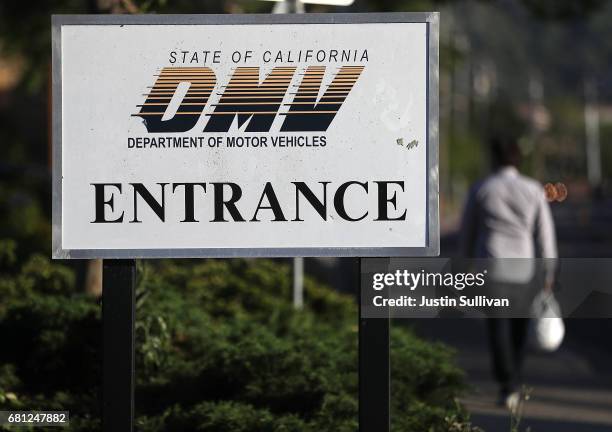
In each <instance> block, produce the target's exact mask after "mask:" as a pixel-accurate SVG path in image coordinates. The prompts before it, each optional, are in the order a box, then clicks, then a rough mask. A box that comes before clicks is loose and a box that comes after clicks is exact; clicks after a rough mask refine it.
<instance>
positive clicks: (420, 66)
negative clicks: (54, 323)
mask: <svg viewBox="0 0 612 432" xmlns="http://www.w3.org/2000/svg"><path fill="white" fill-rule="evenodd" d="M127 42H129V43H127ZM438 250H439V230H438V15H437V14H436V13H391V14H287V15H268V14H266V15H140V16H138V15H105V16H96V15H88V16H78V15H63V16H54V17H53V257H54V258H56V259H73V258H102V259H105V260H107V261H105V262H104V281H103V284H104V293H103V294H104V299H103V304H104V306H103V307H104V321H105V322H104V343H105V348H104V361H105V366H104V374H105V377H104V386H103V389H104V424H105V426H104V427H105V430H113V431H115V430H131V429H130V428H131V422H132V418H133V389H134V380H133V362H134V339H133V334H134V332H133V323H134V300H133V298H134V297H133V296H134V274H135V270H134V262H133V260H134V259H136V258H188V257H191V258H199V257H212V258H221V257H228V258H233V257H291V258H293V257H310V256H319V257H325V256H327V257H395V256H430V255H437V254H438ZM108 260H110V261H108ZM121 260H123V261H121ZM110 317H112V318H110ZM360 330H361V332H360V359H361V364H360V372H361V382H360V390H361V399H360V409H361V414H360V420H361V422H362V430H363V431H368V432H369V431H370V430H376V431H380V430H385V427H387V428H388V388H389V383H388V376H389V373H388V370H389V369H388V320H378V321H376V320H361V321H360ZM372 343H374V344H377V345H376V348H372V345H371V344H372ZM385 377H386V378H385ZM382 393H384V395H383V396H381V394H382ZM377 401H379V403H382V404H384V405H380V410H379V411H378V413H374V414H369V413H372V412H373V411H371V409H372V407H373V406H375V405H372V404H376V403H377ZM366 410H367V411H366ZM366 417H367V418H366ZM385 418H386V426H384V425H383V423H384V422H385V420H384V419H385ZM115 422H116V423H115Z"/></svg>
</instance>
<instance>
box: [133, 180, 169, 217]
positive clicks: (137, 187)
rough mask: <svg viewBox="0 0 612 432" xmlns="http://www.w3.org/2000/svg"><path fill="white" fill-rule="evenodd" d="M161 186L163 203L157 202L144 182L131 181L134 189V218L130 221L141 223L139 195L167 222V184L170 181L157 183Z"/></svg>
mask: <svg viewBox="0 0 612 432" xmlns="http://www.w3.org/2000/svg"><path fill="white" fill-rule="evenodd" d="M157 184H158V185H160V186H161V192H162V198H161V203H159V202H157V200H156V199H155V197H154V196H153V195H151V192H149V190H148V189H147V188H146V187H145V186H144V185H143V184H142V183H130V185H132V188H133V189H134V219H132V220H131V221H130V223H140V222H142V221H139V220H138V196H141V197H142V199H144V200H145V202H146V203H147V204H148V206H149V208H150V209H151V210H153V212H154V213H155V214H156V215H157V217H158V218H159V219H160V220H161V221H162V222H165V217H166V215H165V207H166V185H167V184H168V183H157Z"/></svg>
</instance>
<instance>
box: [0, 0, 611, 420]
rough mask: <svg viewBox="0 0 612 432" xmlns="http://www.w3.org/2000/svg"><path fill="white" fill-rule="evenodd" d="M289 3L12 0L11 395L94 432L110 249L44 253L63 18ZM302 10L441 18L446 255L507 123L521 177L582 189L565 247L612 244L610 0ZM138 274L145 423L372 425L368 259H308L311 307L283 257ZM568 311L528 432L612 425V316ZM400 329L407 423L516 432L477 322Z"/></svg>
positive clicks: (3, 262)
mask: <svg viewBox="0 0 612 432" xmlns="http://www.w3.org/2000/svg"><path fill="white" fill-rule="evenodd" d="M273 7H274V3H272V2H268V1H257V0H241V1H239V0H207V1H204V0H202V1H194V0H48V1H40V2H35V3H32V2H22V1H21V2H20V1H15V0H4V1H2V2H0V148H1V150H2V152H1V156H0V182H1V183H0V340H1V341H2V343H3V347H2V350H0V409H8V408H15V407H18V408H22V409H36V408H39V409H53V408H56V409H60V408H62V409H70V410H71V411H73V412H74V418H76V419H77V420H75V421H74V422H73V425H72V426H71V428H72V429H73V430H96V429H97V428H99V422H98V415H99V412H98V411H97V410H98V404H97V401H98V399H97V398H98V393H97V392H98V385H99V382H98V380H99V377H98V373H99V370H98V369H99V344H98V340H97V337H98V331H99V324H100V310H99V309H100V308H99V301H100V299H99V296H100V278H101V273H100V262H99V261H90V262H88V261H82V262H71V263H59V262H51V261H50V260H49V256H50V245H51V240H50V209H51V186H50V185H51V183H50V178H51V173H50V166H51V165H50V157H51V156H50V155H51V152H50V146H51V144H50V129H49V125H50V106H51V105H50V55H51V49H50V35H51V33H50V15H51V14H52V13H56V14H59V13H270V12H271V11H272V8H273ZM305 9H306V12H308V13H312V12H382V11H385V12H386V11H440V12H441V26H440V31H441V35H440V36H441V37H440V45H441V53H440V127H441V135H440V189H441V195H440V204H441V215H440V218H441V220H440V222H441V234H442V245H441V248H442V255H443V256H454V255H455V254H456V253H457V230H458V225H459V222H460V217H461V211H462V206H463V204H464V200H465V197H466V194H467V191H468V189H469V186H470V184H472V183H473V182H474V181H476V180H477V179H479V178H481V177H482V176H484V175H486V174H487V173H488V172H489V170H490V165H489V154H488V147H487V142H486V137H487V136H489V134H490V133H491V131H496V133H502V134H503V133H504V131H513V132H516V131H520V136H521V139H520V146H521V149H522V151H523V153H524V156H525V157H524V162H523V166H522V167H521V169H522V170H523V171H524V172H525V173H526V174H528V175H530V176H532V177H534V178H536V179H538V180H539V181H540V182H542V183H543V184H544V183H552V184H559V183H560V184H561V185H562V186H558V187H561V188H563V186H564V187H565V189H566V190H567V197H565V196H563V197H560V199H557V200H554V201H553V202H551V204H550V205H551V209H552V211H553V216H554V219H555V224H556V227H557V236H558V240H559V253H560V256H562V257H609V256H610V253H611V251H612V230H611V229H610V223H611V222H612V186H611V179H612V146H611V145H610V142H611V141H612V25H611V24H610V23H612V1H607V0H457V1H426V0H356V1H355V2H354V3H353V4H352V5H351V6H349V7H328V6H319V5H306V6H305ZM389 49H391V50H392V49H393V47H389ZM398 109H399V110H400V111H401V107H399V108H398ZM139 270H140V272H139V274H140V276H139V282H138V284H139V285H138V290H139V291H138V292H139V300H138V301H139V305H138V307H139V318H138V319H139V321H138V348H137V350H138V359H137V361H138V391H137V411H138V423H137V424H138V430H143V431H149V430H150V431H162V430H172V431H177V430H179V431H180V430H202V431H208V430H211V431H212V430H215V431H219V430H221V431H223V430H227V431H256V430H270V431H281V430H282V431H293V430H295V431H304V430H315V429H316V430H335V431H344V430H346V431H348V430H355V427H356V382H357V381H356V379H357V377H356V340H357V339H356V306H355V301H354V298H355V294H356V292H357V274H356V263H355V260H347V259H327V260H317V259H309V260H307V261H306V273H307V275H306V283H305V290H306V291H305V306H304V309H303V310H299V311H295V310H294V309H293V306H292V304H291V274H290V273H291V272H290V267H289V263H288V262H287V261H282V260H277V261H266V260H192V261H178V260H176V261H155V262H148V261H143V262H140V263H139ZM610 283H612V281H610ZM187 297H189V301H188V300H187V299H186V298H187ZM566 325H567V336H566V340H565V343H564V345H563V346H562V348H561V349H560V350H559V351H558V352H557V353H555V354H552V355H542V354H531V355H530V356H529V357H528V359H527V367H526V370H527V373H526V379H527V381H528V383H529V384H530V385H531V386H533V388H534V389H533V393H532V398H531V399H530V401H529V402H527V404H526V411H525V418H524V419H522V424H521V426H520V428H521V429H520V430H523V429H524V428H526V427H528V426H531V428H532V430H533V431H535V432H538V431H552V430H554V431H565V430H567V431H570V430H571V431H604V430H605V431H609V430H612V387H611V386H612V366H611V365H612V346H611V345H610V337H609V335H610V334H612V325H611V323H610V321H609V320H570V321H568V322H567V323H566ZM393 338H394V339H393V341H394V342H393V344H392V346H393V352H392V362H393V374H392V375H393V377H392V392H393V395H394V400H393V419H392V425H393V428H394V430H397V431H419V432H421V431H423V430H432V431H438V430H439V431H447V430H458V431H459V430H466V431H469V430H471V428H473V427H474V426H480V427H482V428H484V429H485V430H490V431H498V430H509V429H510V427H509V424H510V420H509V417H508V414H507V413H506V412H505V411H504V410H502V409H501V408H497V407H495V405H494V398H495V388H494V384H493V381H492V380H491V378H490V372H489V363H488V362H489V360H488V351H487V346H486V331H485V327H484V325H483V323H482V322H479V321H477V320H462V321H454V320H453V321H451V320H435V321H434V320H422V321H415V322H410V323H405V322H403V323H400V324H397V325H395V324H394V329H393ZM458 401H460V402H458ZM453 427H454V428H455V429H452V428H453Z"/></svg>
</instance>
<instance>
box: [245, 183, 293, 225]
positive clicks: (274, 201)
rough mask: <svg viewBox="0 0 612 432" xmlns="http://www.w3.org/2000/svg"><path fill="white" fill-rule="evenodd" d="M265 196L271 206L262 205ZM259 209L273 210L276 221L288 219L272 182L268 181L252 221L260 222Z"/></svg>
mask: <svg viewBox="0 0 612 432" xmlns="http://www.w3.org/2000/svg"><path fill="white" fill-rule="evenodd" d="M264 197H265V198H267V199H268V203H269V204H270V205H269V206H262V205H261V203H262V201H263V199H264ZM259 210H272V212H273V213H274V222H286V221H287V219H285V215H284V214H283V210H282V208H281V206H280V203H279V202H278V198H277V197H276V193H274V188H273V187H272V184H271V183H270V182H267V183H266V186H265V187H264V190H263V193H262V194H261V197H260V198H259V203H258V204H257V209H256V210H255V214H254V215H253V219H251V222H260V221H259V219H257V213H259Z"/></svg>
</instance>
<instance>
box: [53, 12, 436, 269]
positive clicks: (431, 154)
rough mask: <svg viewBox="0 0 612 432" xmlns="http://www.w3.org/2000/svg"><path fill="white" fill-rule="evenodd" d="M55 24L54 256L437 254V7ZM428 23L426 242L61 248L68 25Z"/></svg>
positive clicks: (68, 18)
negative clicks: (64, 34) (65, 29)
mask: <svg viewBox="0 0 612 432" xmlns="http://www.w3.org/2000/svg"><path fill="white" fill-rule="evenodd" d="M51 23H52V30H51V32H52V79H53V83H52V104H53V119H52V134H53V136H52V137H53V191H52V205H53V207H52V234H53V240H52V257H53V258H54V259H86V258H103V259H109V258H120V259H121V258H238V257H251V258H256V257H279V258H280V257H312V256H316V257H402V256H413V257H414V256H438V255H439V253H440V230H439V226H440V223H439V199H438V195H439V182H438V177H439V176H438V145H439V144H438V140H439V123H438V119H439V105H438V94H439V93H438V91H439V90H438V81H439V27H440V15H439V13H438V12H392V13H346V14H287V15H283V14H244V15H239V14H238V15H232V14H228V15H214V14H210V15H53V16H52V17H51ZM358 23H426V24H427V41H428V47H427V57H428V65H427V69H428V70H427V75H428V83H427V145H426V149H427V177H428V178H427V236H426V243H427V246H425V247H405V248H402V247H395V248H384V247H381V248H370V247H368V248H191V249H64V248H63V247H62V115H61V114H62V63H61V50H62V46H61V40H62V38H61V32H62V27H63V26H69V25H181V24H183V25H227V24H235V25H239V24H262V25H267V24H358Z"/></svg>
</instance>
